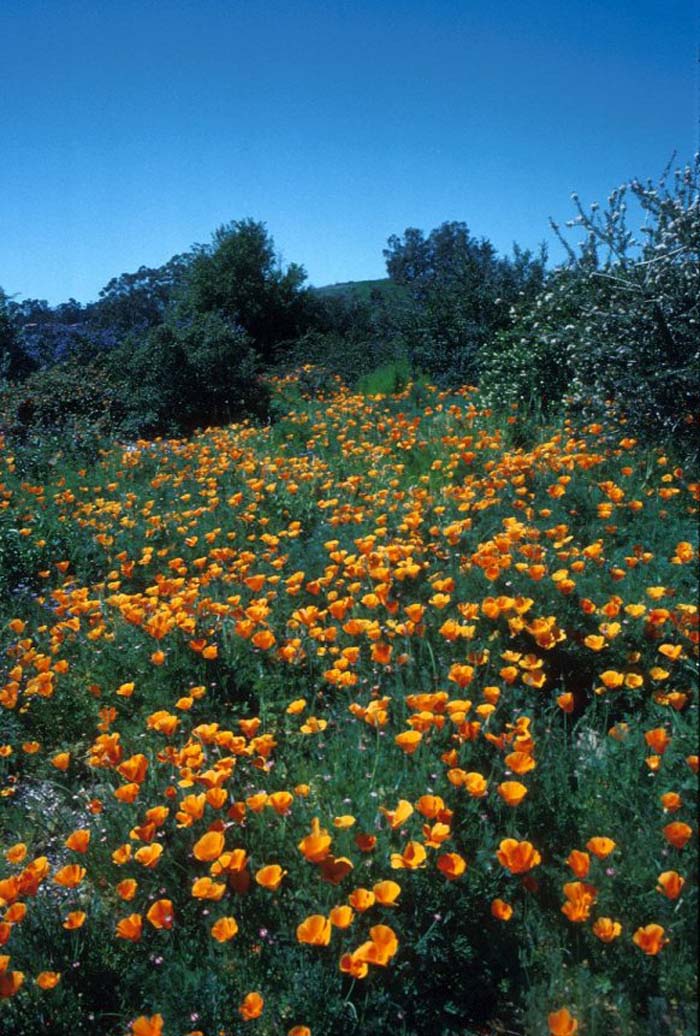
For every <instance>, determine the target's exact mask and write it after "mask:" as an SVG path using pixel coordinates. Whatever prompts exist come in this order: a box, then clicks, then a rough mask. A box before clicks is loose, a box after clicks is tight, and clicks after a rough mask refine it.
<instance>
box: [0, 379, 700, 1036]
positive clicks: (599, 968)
mask: <svg viewBox="0 0 700 1036" xmlns="http://www.w3.org/2000/svg"><path fill="white" fill-rule="evenodd" d="M311 373H313V372H311V371H310V369H309V368H308V367H306V368H305V369H304V370H303V371H302V372H300V373H299V374H298V375H293V376H289V377H287V378H284V379H277V380H275V381H274V382H273V384H272V386H271V390H272V392H273V394H274V398H275V405H276V410H277V414H278V420H277V421H276V423H273V424H270V425H265V426H262V427H258V426H255V425H254V424H252V423H241V424H238V425H231V426H229V427H222V428H216V429H210V430H208V431H206V432H203V433H201V434H197V435H195V436H193V437H192V438H181V439H172V440H156V441H152V442H147V441H140V442H138V443H136V444H134V445H133V446H130V447H125V446H124V445H120V444H117V443H113V444H104V448H103V449H102V450H101V451H100V452H97V451H96V460H95V462H94V463H92V464H91V465H81V466H78V465H77V464H76V465H75V466H73V467H72V466H71V465H70V464H69V463H68V462H66V461H61V462H60V463H56V464H54V465H53V466H49V467H47V468H46V476H45V479H44V481H40V480H39V478H38V477H36V476H35V477H34V479H33V480H28V479H27V478H26V477H24V476H23V475H22V474H20V473H18V471H17V470H16V457H15V455H14V454H13V453H12V452H11V451H10V450H8V449H7V448H6V446H5V444H4V443H3V441H2V438H1V437H0V466H1V469H2V483H0V502H1V503H2V507H0V653H1V654H0V657H1V658H2V660H3V666H2V679H0V804H1V812H0V840H1V842H2V845H3V852H2V855H0V912H1V913H0V947H1V949H2V953H1V954H0V1029H1V1030H2V1032H3V1033H7V1034H8V1036H35V1034H36V1033H37V1032H46V1033H51V1036H69V1034H70V1036H74V1034H75V1033H88V1032H90V1033H92V1032H94V1033H99V1034H100V1036H126V1034H127V1033H131V1034H133V1036H185V1034H188V1036H195V1034H197V1036H237V1034H240V1033H243V1032H245V1033H250V1034H251V1036H280V1034H282V1036H284V1034H287V1036H309V1034H311V1036H388V1034H396V1036H486V1034H489V1036H496V1034H497V1033H504V1032H508V1033H513V1034H516V1033H517V1034H518V1036H547V1033H549V1034H550V1036H573V1034H574V1033H576V1032H577V1031H578V1032H579V1033H580V1034H581V1036H583V1034H585V1036H691V1034H692V1033H693V1032H694V1031H695V1030H694V1018H695V1015H694V1010H693V1000H694V997H695V982H696V941H697V932H696V927H695V920H696V916H697V889H696V879H697V828H696V805H697V776H696V775H697V771H698V756H697V691H696V680H697V656H698V608H697V605H696V603H695V602H696V600H697V580H696V568H695V565H696V561H697V514H698V497H699V488H700V487H698V484H697V483H693V482H692V481H689V479H688V478H687V475H686V473H685V472H684V471H682V470H681V469H680V468H679V467H676V466H674V464H673V463H671V462H670V461H669V459H668V457H667V456H666V455H665V454H664V453H663V452H662V451H661V450H660V449H648V448H642V447H641V446H640V445H639V444H638V443H637V442H636V441H635V439H634V438H632V437H631V436H630V435H629V433H628V432H627V430H626V429H625V427H619V426H616V425H615V424H612V423H610V424H603V423H602V422H595V423H593V422H591V423H585V424H582V425H581V426H580V427H575V426H573V425H572V424H571V423H567V424H564V423H562V424H561V425H559V426H555V427H546V426H544V425H543V426H540V427H538V428H537V429H536V430H534V428H533V425H532V424H531V423H528V422H527V421H523V420H522V417H521V414H520V412H519V411H518V409H517V408H509V409H507V410H506V411H505V412H503V413H499V414H494V413H492V412H491V410H490V409H489V408H488V407H487V406H485V405H484V403H483V401H482V400H481V399H480V397H479V395H478V394H477V393H476V392H475V390H473V389H462V390H457V391H453V392H446V391H445V392H440V391H438V390H437V389H435V388H432V387H431V386H430V385H427V384H421V385H420V386H412V385H411V384H408V385H406V387H405V389H404V390H403V391H402V392H400V393H398V394H395V395H388V394H386V393H377V394H373V395H371V396H367V395H362V394H359V393H351V392H350V391H348V390H347V389H346V388H344V387H343V386H342V384H340V383H339V382H337V381H336V382H332V381H331V383H330V384H326V389H325V391H324V392H321V393H320V394H316V395H311V394H307V393H306V391H305V388H304V386H305V385H308V384H309V383H310V374H311Z"/></svg>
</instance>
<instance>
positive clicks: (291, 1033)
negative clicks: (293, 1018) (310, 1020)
mask: <svg viewBox="0 0 700 1036" xmlns="http://www.w3.org/2000/svg"><path fill="white" fill-rule="evenodd" d="M287 1036H311V1029H310V1028H309V1027H308V1025H293V1026H292V1027H291V1029H288V1030H287Z"/></svg>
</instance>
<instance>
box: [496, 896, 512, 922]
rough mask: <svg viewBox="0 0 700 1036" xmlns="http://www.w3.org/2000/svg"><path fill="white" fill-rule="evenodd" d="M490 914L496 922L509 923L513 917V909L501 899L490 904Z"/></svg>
mask: <svg viewBox="0 0 700 1036" xmlns="http://www.w3.org/2000/svg"><path fill="white" fill-rule="evenodd" d="M491 914H492V916H493V917H495V918H496V920H498V921H510V919H511V917H512V916H513V907H512V906H511V905H510V903H506V902H505V900H503V899H494V900H493V901H492V902H491Z"/></svg>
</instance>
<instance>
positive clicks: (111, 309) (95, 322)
mask: <svg viewBox="0 0 700 1036" xmlns="http://www.w3.org/2000/svg"><path fill="white" fill-rule="evenodd" d="M192 259H193V254H192V253H185V254H183V255H174V256H173V257H172V259H170V260H168V262H167V263H164V264H163V266H157V267H149V266H140V267H139V268H138V270H136V272H135V273H122V274H121V275H120V276H119V277H113V278H112V280H111V281H109V283H108V284H107V285H106V286H105V287H104V288H103V289H102V291H101V292H100V295H99V299H98V301H97V302H94V303H92V304H91V305H90V306H88V307H87V316H88V321H89V323H90V325H91V326H93V327H96V328H100V329H109V330H110V331H113V332H114V333H115V334H116V336H117V337H118V338H123V336H124V335H125V334H127V333H129V332H140V331H145V330H148V329H149V328H151V327H155V326H156V325H157V324H160V323H161V322H162V321H163V320H164V319H165V315H166V312H167V309H168V306H169V305H170V303H171V302H172V301H173V299H174V298H175V296H176V294H177V292H178V291H179V290H180V288H181V287H182V284H183V282H184V280H185V278H186V275H187V272H188V270H189V268H190V264H191V263H192Z"/></svg>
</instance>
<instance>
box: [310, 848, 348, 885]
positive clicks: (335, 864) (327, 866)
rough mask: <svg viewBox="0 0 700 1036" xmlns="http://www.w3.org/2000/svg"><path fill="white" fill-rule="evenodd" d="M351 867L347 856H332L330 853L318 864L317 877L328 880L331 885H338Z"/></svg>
mask: <svg viewBox="0 0 700 1036" xmlns="http://www.w3.org/2000/svg"><path fill="white" fill-rule="evenodd" d="M353 869H354V867H353V863H352V860H349V859H348V857H347V856H333V855H332V854H329V855H328V856H326V858H325V859H323V860H321V862H320V863H319V865H318V873H319V877H320V878H321V880H322V881H328V882H330V883H331V885H339V884H340V883H341V881H342V880H343V878H346V877H347V876H348V874H349V873H350V871H351V870H353Z"/></svg>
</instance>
